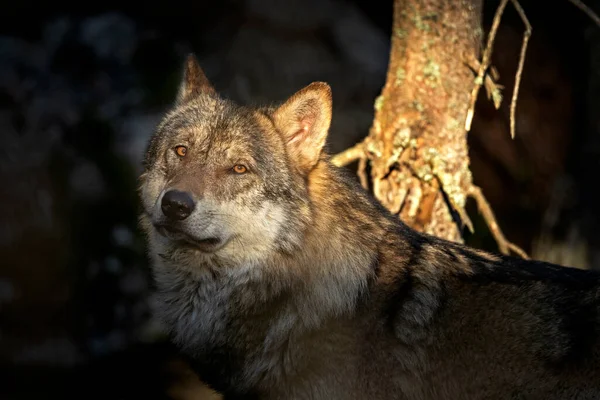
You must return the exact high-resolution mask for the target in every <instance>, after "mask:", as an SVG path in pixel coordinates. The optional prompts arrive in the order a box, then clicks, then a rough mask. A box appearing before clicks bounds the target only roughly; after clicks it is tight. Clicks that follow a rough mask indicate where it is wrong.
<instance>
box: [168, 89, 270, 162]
mask: <svg viewBox="0 0 600 400" xmlns="http://www.w3.org/2000/svg"><path fill="white" fill-rule="evenodd" d="M160 130H161V132H162V136H163V138H171V139H176V140H182V141H185V142H187V143H189V144H190V145H192V146H193V147H194V148H195V150H196V151H202V152H210V153H213V154H214V153H220V154H222V155H225V154H223V153H226V154H231V153H232V152H250V151H253V150H255V149H256V146H257V145H258V146H259V147H260V144H261V143H262V142H263V141H264V137H263V132H262V130H263V128H262V127H261V124H259V123H258V121H257V120H256V117H255V116H254V112H253V110H251V109H246V108H242V107H239V106H236V105H234V104H228V103H224V102H216V101H214V100H213V101H210V100H209V101H206V100H204V101H198V102H194V103H192V104H188V105H186V106H184V107H181V108H179V109H176V110H174V111H173V112H172V113H170V114H169V115H168V117H167V118H166V119H165V121H164V122H163V124H162V126H161V129H160Z"/></svg>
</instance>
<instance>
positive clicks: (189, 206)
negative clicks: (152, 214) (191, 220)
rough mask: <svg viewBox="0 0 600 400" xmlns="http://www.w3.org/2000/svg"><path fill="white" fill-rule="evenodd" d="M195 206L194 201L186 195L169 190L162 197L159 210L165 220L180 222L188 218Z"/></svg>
mask: <svg viewBox="0 0 600 400" xmlns="http://www.w3.org/2000/svg"><path fill="white" fill-rule="evenodd" d="M195 206H196V204H195V203H194V199H192V196H190V195H189V194H188V193H186V192H180V191H179V190H169V191H168V192H167V193H165V195H164V196H163V198H162V202H161V205H160V208H161V209H162V212H163V214H165V216H167V218H170V219H176V220H182V219H186V218H187V217H189V215H190V214H191V213H192V211H194V207H195Z"/></svg>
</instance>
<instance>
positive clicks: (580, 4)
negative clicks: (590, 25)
mask: <svg viewBox="0 0 600 400" xmlns="http://www.w3.org/2000/svg"><path fill="white" fill-rule="evenodd" d="M569 2H571V3H572V4H573V5H574V6H575V7H577V8H579V9H580V10H581V11H583V12H584V13H586V14H587V16H588V17H590V19H591V20H592V21H594V22H595V23H596V25H598V26H600V17H598V15H597V14H596V13H595V12H593V11H592V9H591V8H589V7H588V6H586V5H585V4H583V2H581V1H579V0H569Z"/></svg>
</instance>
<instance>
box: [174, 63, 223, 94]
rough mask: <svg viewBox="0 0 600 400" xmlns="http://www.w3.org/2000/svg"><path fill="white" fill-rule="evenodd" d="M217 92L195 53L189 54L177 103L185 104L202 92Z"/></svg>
mask: <svg viewBox="0 0 600 400" xmlns="http://www.w3.org/2000/svg"><path fill="white" fill-rule="evenodd" d="M203 93H205V94H216V91H215V89H214V88H213V87H212V85H211V84H210V82H209V81H208V78H207V77H206V75H204V72H203V71H202V68H200V64H198V60H197V59H196V56H195V55H194V54H189V55H188V56H187V59H186V60H185V65H184V70H183V79H182V80H181V83H180V84H179V90H178V92H177V101H176V102H177V104H183V103H185V102H187V101H188V100H191V99H193V98H194V97H197V96H199V95H201V94H203Z"/></svg>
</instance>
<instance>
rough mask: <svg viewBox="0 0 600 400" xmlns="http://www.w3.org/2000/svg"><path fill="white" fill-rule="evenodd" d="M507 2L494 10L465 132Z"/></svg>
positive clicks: (470, 119)
mask: <svg viewBox="0 0 600 400" xmlns="http://www.w3.org/2000/svg"><path fill="white" fill-rule="evenodd" d="M507 3H508V0H502V1H501V2H500V5H499V6H498V8H497V9H496V14H495V15H494V21H493V22H492V28H491V29H490V33H489V35H488V40H487V44H486V46H485V50H484V52H483V57H482V59H481V64H480V65H479V71H478V72H477V78H475V86H474V87H473V90H472V91H471V100H470V102H469V109H468V111H467V119H466V121H465V129H466V131H467V132H469V131H470V130H471V123H472V122H473V115H474V114H475V103H476V102H477V96H478V95H479V89H480V88H481V85H483V82H484V76H485V72H486V71H487V69H488V67H489V66H490V60H491V58H492V50H493V48H494V40H495V39H496V32H498V26H499V25H500V19H501V18H502V14H503V13H504V9H505V8H506V4H507Z"/></svg>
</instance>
